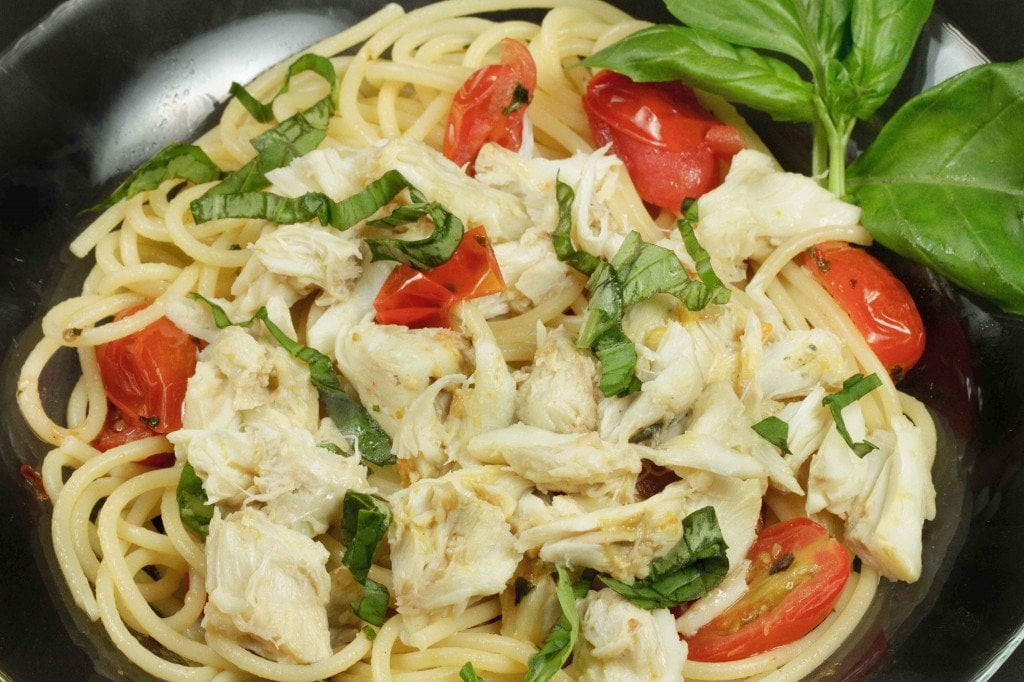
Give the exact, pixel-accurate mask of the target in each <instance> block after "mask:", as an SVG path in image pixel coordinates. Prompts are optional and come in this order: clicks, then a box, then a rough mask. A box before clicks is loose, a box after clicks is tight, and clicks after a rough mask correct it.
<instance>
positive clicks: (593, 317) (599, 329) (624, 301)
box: [570, 217, 730, 396]
mask: <svg viewBox="0 0 1024 682" xmlns="http://www.w3.org/2000/svg"><path fill="white" fill-rule="evenodd" d="M678 227H679V232H680V234H681V235H682V237H683V244H684V245H685V246H686V249H687V251H688V252H689V253H690V255H691V256H692V257H693V259H694V262H695V263H696V264H697V275H698V277H699V279H691V278H690V276H689V275H688V274H687V273H686V270H684V269H683V266H682V264H681V263H680V262H679V258H678V257H677V256H676V254H675V253H674V252H672V251H670V250H669V249H666V248H664V247H661V246H655V245H654V244H649V243H647V242H645V241H644V240H643V238H642V237H641V236H640V234H639V233H638V232H630V233H629V235H628V236H627V237H626V239H625V240H624V241H623V242H622V246H620V247H619V250H618V251H617V252H616V253H615V257H614V258H613V259H612V260H611V262H609V263H599V264H598V265H597V267H596V268H595V269H594V271H593V274H591V276H590V279H589V280H588V281H587V290H588V291H589V292H590V300H589V301H588V303H587V313H586V316H585V318H584V320H583V328H582V329H581V330H580V334H579V336H578V337H577V339H576V345H577V346H579V347H581V348H592V349H593V350H594V352H595V353H596V354H597V356H598V359H599V360H601V392H602V393H604V395H606V396H611V395H620V394H624V393H630V392H632V391H636V390H639V388H640V382H639V380H638V379H637V378H636V377H635V376H634V375H633V370H634V368H635V366H636V359H637V356H636V348H635V347H634V345H633V342H632V341H631V340H630V339H629V338H628V337H627V336H626V334H625V332H624V331H623V330H622V315H623V312H624V310H625V308H626V307H627V306H630V305H633V304H636V303H639V302H641V301H644V300H646V299H648V298H650V297H652V296H654V295H655V294H659V293H666V294H671V295H672V296H675V297H676V298H677V299H679V301H680V302H682V304H683V305H684V306H686V308H687V309H688V310H702V309H703V308H705V307H706V306H707V305H708V304H709V303H719V304H721V303H726V302H728V300H729V296H730V291H729V289H728V288H726V287H725V285H724V284H722V281H721V280H720V279H719V278H718V276H717V275H716V274H715V272H714V270H712V269H711V264H710V258H709V256H708V254H707V251H705V250H704V249H703V247H701V245H700V244H699V243H698V242H697V238H696V237H695V236H694V234H693V224H692V222H691V220H690V218H689V217H683V218H681V219H680V220H679V222H678ZM570 248H571V245H570Z"/></svg>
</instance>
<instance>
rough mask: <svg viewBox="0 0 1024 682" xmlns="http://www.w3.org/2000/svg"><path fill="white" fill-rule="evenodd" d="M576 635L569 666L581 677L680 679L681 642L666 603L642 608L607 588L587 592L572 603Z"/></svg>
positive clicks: (612, 681)
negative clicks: (577, 619)
mask: <svg viewBox="0 0 1024 682" xmlns="http://www.w3.org/2000/svg"><path fill="white" fill-rule="evenodd" d="M576 607H577V609H578V610H579V613H580V635H579V639H578V640H577V643H576V648H575V649H574V650H573V663H572V670H573V672H575V673H576V675H577V678H576V679H578V680H580V682H632V681H633V680H651V681H652V682H679V681H680V680H682V679H683V666H684V665H685V664H686V654H687V650H686V642H685V641H683V640H681V639H680V638H679V634H678V633H677V632H676V628H675V621H674V619H673V618H672V613H671V612H670V611H669V610H668V609H655V610H653V611H645V610H644V609H641V608H639V607H638V606H634V605H633V604H632V603H630V601H629V600H627V599H626V598H624V597H622V596H620V595H618V594H616V593H615V592H613V591H612V590H608V589H604V590H600V591H597V592H591V593H590V594H588V595H587V596H586V598H585V599H583V600H582V601H580V602H579V603H578V604H577V605H576Z"/></svg>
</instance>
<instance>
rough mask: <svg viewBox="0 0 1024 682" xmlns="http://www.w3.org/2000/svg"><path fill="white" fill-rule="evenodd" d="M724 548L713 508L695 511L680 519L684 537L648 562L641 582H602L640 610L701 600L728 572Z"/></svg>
mask: <svg viewBox="0 0 1024 682" xmlns="http://www.w3.org/2000/svg"><path fill="white" fill-rule="evenodd" d="M725 550H726V544H725V540H724V539H723V538H722V531H721V529H720V528H719V526H718V517H717V516H716V515H715V508H714V507H711V506H708V507H703V508H701V509H698V510H697V511H695V512H693V513H692V514H690V515H689V516H687V517H686V518H685V519H683V535H682V537H681V538H680V539H679V542H677V543H676V545H675V547H673V548H672V549H670V550H669V551H668V553H667V554H665V555H664V556H662V557H659V558H657V559H655V560H654V561H652V562H651V567H650V573H648V575H647V577H646V578H643V579H642V580H636V581H634V582H632V583H629V584H627V583H624V582H621V581H619V580H615V579H614V578H612V577H610V576H604V575H602V576H601V581H602V582H603V583H604V584H605V585H607V586H608V587H610V588H611V589H613V590H615V591H616V592H618V593H619V594H621V595H622V596H623V597H625V598H626V599H628V600H629V601H631V602H633V603H634V604H636V605H637V606H639V607H640V608H643V609H662V608H668V607H671V606H677V605H679V604H682V603H684V602H688V601H692V600H694V599H698V598H700V597H703V596H704V595H706V594H707V593H708V591H709V590H711V589H712V588H714V587H715V586H716V585H718V583H720V582H722V580H723V579H724V578H725V576H726V574H727V573H728V572H729V559H728V558H727V557H726V555H725Z"/></svg>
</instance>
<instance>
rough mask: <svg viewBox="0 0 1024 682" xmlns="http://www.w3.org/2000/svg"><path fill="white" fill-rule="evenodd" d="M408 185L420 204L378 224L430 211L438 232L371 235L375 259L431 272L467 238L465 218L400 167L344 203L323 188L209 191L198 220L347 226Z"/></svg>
mask: <svg viewBox="0 0 1024 682" xmlns="http://www.w3.org/2000/svg"><path fill="white" fill-rule="evenodd" d="M404 189H408V190H409V194H410V196H411V197H412V199H413V202H414V203H412V204H409V205H406V206H401V207H399V208H396V209H395V210H394V211H393V212H392V213H391V215H390V216H387V217H385V218H381V219H379V220H375V221H373V223H372V224H373V225H375V226H377V227H395V226H398V225H402V224H405V223H408V222H412V221H414V220H418V219H419V218H420V217H421V216H423V215H427V216H429V217H430V219H431V220H432V221H433V222H434V231H433V233H432V234H430V235H429V236H428V237H426V238H424V239H417V240H408V241H407V240H402V239H395V238H379V239H366V240H365V241H366V244H367V246H369V247H370V253H371V254H372V256H373V260H395V261H398V262H400V263H404V264H406V265H410V266H412V267H414V268H417V269H419V270H429V269H430V268H434V267H437V266H438V265H442V264H443V263H446V262H447V261H448V259H449V258H451V257H452V254H453V253H455V249H457V248H458V246H459V242H460V241H461V240H462V234H463V232H464V231H465V227H464V226H463V224H462V221H461V220H459V219H458V218H457V217H456V216H455V215H454V214H452V213H450V212H449V211H447V210H446V209H445V208H443V207H442V206H441V205H440V204H438V203H436V202H428V201H427V200H426V198H425V197H424V196H423V194H422V193H421V192H420V191H419V190H417V189H416V188H415V187H413V186H412V184H410V183H409V181H408V180H406V179H405V177H404V176H403V175H402V174H401V173H400V172H398V171H397V170H390V171H387V172H386V173H384V174H383V175H382V176H381V177H379V178H378V179H376V180H374V181H373V182H371V183H370V184H369V185H367V186H366V188H365V189H363V190H362V191H360V192H357V193H356V194H353V195H352V196H350V197H348V198H346V199H342V200H341V201H333V200H332V199H331V198H330V197H328V196H327V195H326V194H322V193H320V192H309V193H307V194H303V195H302V196H300V197H295V198H290V197H283V196H280V195H277V194H272V193H270V192H243V193H239V194H222V195H213V196H211V195H210V194H209V193H208V194H206V195H204V196H202V197H200V198H199V199H196V200H195V201H193V202H192V204H191V208H192V216H193V217H194V218H195V221H196V222H197V223H203V222H206V221H209V220H217V219H220V218H261V219H263V220H269V221H271V222H274V223H278V224H291V223H301V222H306V221H308V220H312V219H313V218H316V219H317V220H319V221H320V224H321V225H325V226H330V227H333V228H334V229H336V230H347V229H349V228H350V227H352V226H353V225H355V224H357V223H358V222H360V221H362V220H366V219H367V218H369V217H370V216H372V215H373V214H374V213H376V212H377V211H378V210H380V209H381V208H383V207H385V206H387V205H388V204H389V203H390V202H391V201H392V200H393V199H394V198H395V197H396V196H398V194H399V192H401V191H402V190H404Z"/></svg>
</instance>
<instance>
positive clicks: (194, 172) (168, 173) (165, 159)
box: [85, 143, 221, 211]
mask: <svg viewBox="0 0 1024 682" xmlns="http://www.w3.org/2000/svg"><path fill="white" fill-rule="evenodd" d="M220 175H221V171H220V169H219V168H217V164H215V163H214V162H213V161H211V160H210V157H209V156H207V155H206V152H204V151H203V150H202V149H200V148H199V147H197V146H195V145H192V144H180V143H175V144H171V145H168V146H166V147H164V148H163V149H161V150H160V151H158V152H157V153H156V154H154V155H153V157H152V158H151V159H149V161H146V162H145V163H144V164H142V165H141V166H139V167H138V168H136V169H135V172H133V173H132V174H131V175H129V176H128V178H127V179H126V180H125V181H124V182H122V183H121V184H120V185H118V186H117V189H115V190H114V191H113V192H112V193H111V195H110V196H109V197H107V198H106V199H104V200H103V201H101V202H100V203H98V204H96V205H94V206H90V207H89V208H87V209H85V210H86V211H103V210H105V209H107V208H109V207H111V206H113V205H114V204H116V203H117V202H119V201H121V200H122V199H128V198H130V197H133V196H135V195H136V194H138V193H139V192H145V191H148V190H151V189H156V188H157V187H159V186H160V183H162V182H163V181H164V180H168V179H170V178H181V179H182V180H188V181H189V182H192V183H195V184H197V185H198V184H201V183H204V182H210V181H212V180H216V179H218V178H220Z"/></svg>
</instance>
